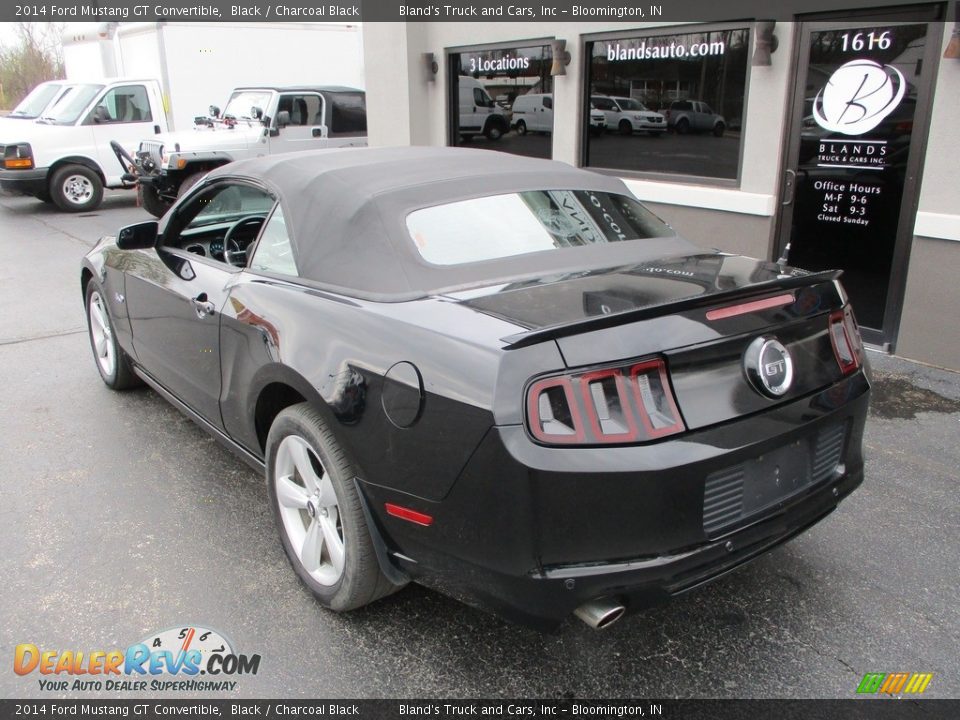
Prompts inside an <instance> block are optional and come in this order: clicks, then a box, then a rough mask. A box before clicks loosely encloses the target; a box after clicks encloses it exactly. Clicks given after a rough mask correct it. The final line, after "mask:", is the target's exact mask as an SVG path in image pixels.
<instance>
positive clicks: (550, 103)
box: [543, 95, 553, 110]
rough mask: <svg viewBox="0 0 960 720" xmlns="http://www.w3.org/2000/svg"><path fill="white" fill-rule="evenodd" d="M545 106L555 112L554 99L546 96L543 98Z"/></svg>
mask: <svg viewBox="0 0 960 720" xmlns="http://www.w3.org/2000/svg"><path fill="white" fill-rule="evenodd" d="M543 106H544V107H545V108H547V109H549V110H553V98H552V97H550V96H549V95H545V96H544V98H543Z"/></svg>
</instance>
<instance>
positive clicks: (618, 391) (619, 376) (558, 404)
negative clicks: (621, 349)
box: [527, 359, 685, 445]
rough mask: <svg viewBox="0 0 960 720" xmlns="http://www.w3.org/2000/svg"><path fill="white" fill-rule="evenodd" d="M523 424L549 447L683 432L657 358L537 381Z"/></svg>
mask: <svg viewBox="0 0 960 720" xmlns="http://www.w3.org/2000/svg"><path fill="white" fill-rule="evenodd" d="M527 419H528V422H529V427H530V432H531V434H532V435H533V437H534V438H536V439H537V440H539V441H540V442H543V443H547V444H550V445H597V444H611V443H631V442H643V441H645V440H654V439H656V438H660V437H664V436H665V435H672V434H674V433H678V432H683V430H684V429H685V427H684V424H683V419H682V418H681V417H680V411H679V410H678V409H677V403H676V400H675V399H674V397H673V392H672V391H671V389H670V382H669V380H668V378H667V366H666V364H665V363H664V361H663V360H661V359H653V360H645V361H643V362H639V363H633V364H630V365H625V366H620V367H611V368H603V369H600V370H589V371H586V372H582V373H573V374H570V375H561V376H557V377H550V378H544V379H542V380H537V381H535V382H534V383H533V384H532V385H531V386H530V389H529V390H528V391H527Z"/></svg>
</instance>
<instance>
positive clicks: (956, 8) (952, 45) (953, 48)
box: [943, 2, 960, 60]
mask: <svg viewBox="0 0 960 720" xmlns="http://www.w3.org/2000/svg"><path fill="white" fill-rule="evenodd" d="M943 56H944V57H945V58H951V59H953V60H957V59H960V2H955V3H954V4H953V32H952V33H951V34H950V42H949V44H948V45H947V49H946V50H944V51H943Z"/></svg>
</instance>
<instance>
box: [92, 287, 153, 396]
mask: <svg viewBox="0 0 960 720" xmlns="http://www.w3.org/2000/svg"><path fill="white" fill-rule="evenodd" d="M86 304H87V332H88V334H89V336H90V348H91V349H92V350H93V359H94V360H96V363H97V370H98V371H99V372H100V378H101V379H102V380H103V382H104V384H105V385H106V386H107V387H108V388H110V389H111V390H126V389H127V388H131V387H136V386H137V385H140V384H141V383H140V378H138V377H137V375H136V373H134V372H133V369H132V368H131V367H130V359H129V358H128V357H127V354H126V353H125V352H124V351H123V348H121V347H120V345H119V343H117V337H116V334H115V333H114V331H113V321H112V320H111V319H110V312H109V310H107V301H106V298H105V297H104V296H103V289H102V288H101V287H100V286H99V285H97V284H96V283H95V282H94V281H93V280H91V281H90V282H89V283H88V284H87V298H86Z"/></svg>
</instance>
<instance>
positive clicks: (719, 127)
mask: <svg viewBox="0 0 960 720" xmlns="http://www.w3.org/2000/svg"><path fill="white" fill-rule="evenodd" d="M726 129H727V128H726V127H725V126H724V124H723V123H717V124H716V125H714V126H713V134H714V137H723V131H724V130H726Z"/></svg>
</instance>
